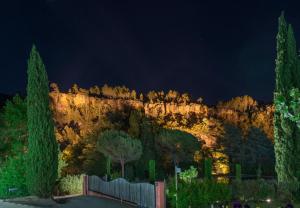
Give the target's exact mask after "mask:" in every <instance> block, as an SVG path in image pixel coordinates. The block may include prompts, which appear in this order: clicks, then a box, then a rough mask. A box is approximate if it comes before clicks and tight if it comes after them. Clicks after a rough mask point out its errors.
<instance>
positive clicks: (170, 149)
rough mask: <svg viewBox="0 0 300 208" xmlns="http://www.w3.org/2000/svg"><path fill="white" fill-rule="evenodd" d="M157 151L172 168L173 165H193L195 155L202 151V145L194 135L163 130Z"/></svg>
mask: <svg viewBox="0 0 300 208" xmlns="http://www.w3.org/2000/svg"><path fill="white" fill-rule="evenodd" d="M155 143H156V151H157V152H158V153H159V154H161V155H162V160H167V161H165V162H166V164H165V165H167V166H169V167H170V165H171V163H172V162H174V163H175V164H179V163H180V162H185V163H191V162H192V161H194V155H195V153H196V151H197V150H199V149H201V145H202V144H201V143H200V142H198V140H197V138H196V137H194V136H193V135H191V134H189V133H186V132H183V131H179V130H170V129H162V130H161V131H160V132H159V134H158V136H157V138H156V140H155Z"/></svg>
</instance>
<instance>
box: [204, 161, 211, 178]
mask: <svg viewBox="0 0 300 208" xmlns="http://www.w3.org/2000/svg"><path fill="white" fill-rule="evenodd" d="M204 179H206V180H212V160H211V158H206V159H205V160H204Z"/></svg>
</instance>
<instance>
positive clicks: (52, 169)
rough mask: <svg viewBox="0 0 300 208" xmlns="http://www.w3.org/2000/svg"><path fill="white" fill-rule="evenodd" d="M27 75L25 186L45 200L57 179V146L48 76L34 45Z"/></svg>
mask: <svg viewBox="0 0 300 208" xmlns="http://www.w3.org/2000/svg"><path fill="white" fill-rule="evenodd" d="M27 74H28V83H27V119H28V122H27V125H28V154H27V158H28V161H27V162H26V163H27V171H26V173H27V186H28V190H29V192H30V194H32V195H36V196H38V197H43V198H47V197H50V196H51V193H52V190H53V187H54V184H55V181H56V178H57V166H58V158H57V154H58V153H57V149H58V146H57V142H56V139H55V135H54V123H53V118H52V113H51V111H50V109H49V86H48V77H47V73H46V70H45V66H44V64H43V62H42V59H41V57H40V55H39V53H38V52H37V49H36V47H35V46H33V47H32V50H31V53H30V57H29V61H28V72H27Z"/></svg>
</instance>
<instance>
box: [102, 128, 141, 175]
mask: <svg viewBox="0 0 300 208" xmlns="http://www.w3.org/2000/svg"><path fill="white" fill-rule="evenodd" d="M97 150H98V151H99V152H101V153H103V154H104V155H105V156H106V157H110V158H111V160H112V161H114V162H119V163H120V165H121V167H122V177H124V175H125V169H124V167H125V164H126V163H127V162H131V161H134V160H138V159H139V158H140V157H141V155H142V152H143V149H142V144H141V142H140V141H139V140H137V139H133V138H131V137H130V136H129V135H128V134H126V133H125V132H122V131H116V130H107V131H104V132H103V133H102V134H101V135H100V137H99V140H98V142H97Z"/></svg>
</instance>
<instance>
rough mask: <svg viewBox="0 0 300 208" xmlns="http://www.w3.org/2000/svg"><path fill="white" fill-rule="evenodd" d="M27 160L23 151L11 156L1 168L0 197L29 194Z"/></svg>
mask: <svg viewBox="0 0 300 208" xmlns="http://www.w3.org/2000/svg"><path fill="white" fill-rule="evenodd" d="M25 164H26V161H25V159H24V156H23V154H22V152H19V153H17V154H16V155H14V156H10V157H9V158H8V159H7V161H6V162H5V163H4V165H2V166H1V168H0V198H10V197H20V196H26V195H28V191H27V185H26V168H25Z"/></svg>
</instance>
